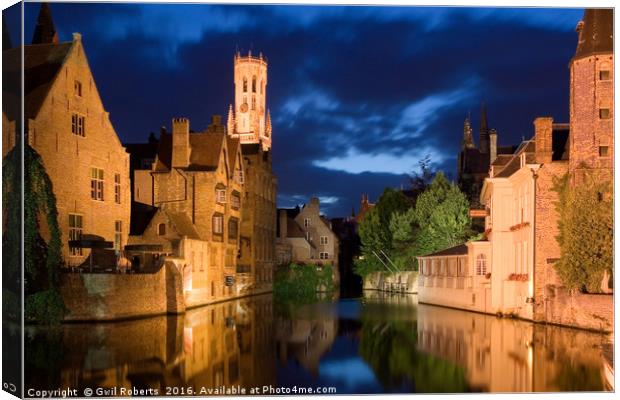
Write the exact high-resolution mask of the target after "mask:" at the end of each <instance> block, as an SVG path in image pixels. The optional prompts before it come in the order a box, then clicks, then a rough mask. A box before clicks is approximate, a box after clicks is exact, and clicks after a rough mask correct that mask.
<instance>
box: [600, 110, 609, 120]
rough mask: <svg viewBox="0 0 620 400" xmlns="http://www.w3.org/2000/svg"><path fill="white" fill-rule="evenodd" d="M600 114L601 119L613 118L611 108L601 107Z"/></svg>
mask: <svg viewBox="0 0 620 400" xmlns="http://www.w3.org/2000/svg"><path fill="white" fill-rule="evenodd" d="M598 116H599V118H600V119H609V118H611V113H610V112H609V108H599V110H598Z"/></svg>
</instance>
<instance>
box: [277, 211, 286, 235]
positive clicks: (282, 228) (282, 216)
mask: <svg viewBox="0 0 620 400" xmlns="http://www.w3.org/2000/svg"><path fill="white" fill-rule="evenodd" d="M279 218H280V239H286V236H287V235H288V231H287V230H288V217H287V216H286V210H280V215H279Z"/></svg>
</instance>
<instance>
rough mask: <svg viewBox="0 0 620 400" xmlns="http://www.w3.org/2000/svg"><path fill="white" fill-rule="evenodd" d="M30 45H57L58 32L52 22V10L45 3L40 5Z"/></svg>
mask: <svg viewBox="0 0 620 400" xmlns="http://www.w3.org/2000/svg"><path fill="white" fill-rule="evenodd" d="M32 44H58V32H56V28H55V27H54V21H53V20H52V10H50V6H49V4H47V3H41V8H40V9H39V17H38V18H37V26H36V27H35V28H34V36H33V37H32Z"/></svg>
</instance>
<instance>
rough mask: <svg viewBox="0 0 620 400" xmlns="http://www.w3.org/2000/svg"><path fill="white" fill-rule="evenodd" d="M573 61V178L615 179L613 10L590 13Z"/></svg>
mask: <svg viewBox="0 0 620 400" xmlns="http://www.w3.org/2000/svg"><path fill="white" fill-rule="evenodd" d="M576 30H577V32H578V34H579V39H578V43H577V49H576V51H575V55H574V56H573V58H572V60H571V61H570V64H569V68H570V150H569V152H570V155H569V160H570V161H569V171H570V173H571V176H572V177H573V178H575V177H577V176H580V175H581V173H582V172H585V170H597V171H600V172H603V173H604V174H609V175H610V176H613V149H614V136H613V135H614V120H613V118H614V54H613V10H612V9H586V10H585V12H584V15H583V20H582V21H580V22H579V23H578V24H577V29H576Z"/></svg>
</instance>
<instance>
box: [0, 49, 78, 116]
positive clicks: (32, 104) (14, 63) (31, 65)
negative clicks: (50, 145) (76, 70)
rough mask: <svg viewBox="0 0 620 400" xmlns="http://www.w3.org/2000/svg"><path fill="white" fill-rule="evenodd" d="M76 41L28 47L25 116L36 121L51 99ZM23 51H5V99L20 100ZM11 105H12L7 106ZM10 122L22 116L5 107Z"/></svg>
mask: <svg viewBox="0 0 620 400" xmlns="http://www.w3.org/2000/svg"><path fill="white" fill-rule="evenodd" d="M72 45H73V42H64V43H60V44H36V45H28V46H24V47H23V49H24V116H25V118H35V117H36V116H37V114H38V113H39V110H40V109H41V105H43V101H44V100H45V98H46V97H47V94H48V93H49V91H50V89H51V87H52V84H53V83H54V81H55V79H56V76H57V75H58V71H60V69H61V67H62V65H63V64H64V62H65V59H66V57H67V54H69V50H70V49H71V46H72ZM20 52H21V48H19V47H16V48H14V49H10V50H6V51H3V52H2V69H3V71H2V80H3V87H2V92H3V97H4V98H6V99H10V98H16V99H19V97H20V91H21V88H20V85H21V76H20V69H21V54H20ZM5 96H6V97H5ZM6 104H9V103H6ZM4 111H5V112H6V113H7V117H8V118H9V120H11V121H14V120H16V119H17V118H19V117H20V116H19V115H18V113H19V109H11V108H10V107H9V108H5V110H4Z"/></svg>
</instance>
